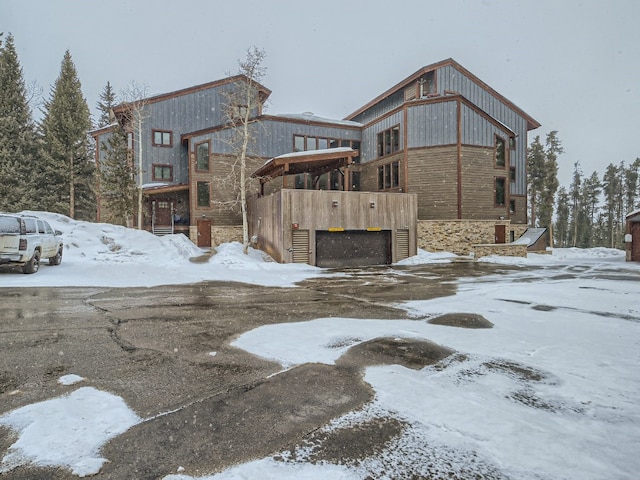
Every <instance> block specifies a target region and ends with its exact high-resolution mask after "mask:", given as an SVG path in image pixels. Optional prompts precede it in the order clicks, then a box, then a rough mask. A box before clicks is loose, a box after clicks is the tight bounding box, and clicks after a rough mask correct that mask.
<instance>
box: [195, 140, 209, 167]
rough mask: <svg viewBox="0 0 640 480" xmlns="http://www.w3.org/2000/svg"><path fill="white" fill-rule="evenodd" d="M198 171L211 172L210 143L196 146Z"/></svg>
mask: <svg viewBox="0 0 640 480" xmlns="http://www.w3.org/2000/svg"><path fill="white" fill-rule="evenodd" d="M196 170H199V171H205V172H208V171H209V142H208V141H207V142H203V143H198V144H197V145H196Z"/></svg>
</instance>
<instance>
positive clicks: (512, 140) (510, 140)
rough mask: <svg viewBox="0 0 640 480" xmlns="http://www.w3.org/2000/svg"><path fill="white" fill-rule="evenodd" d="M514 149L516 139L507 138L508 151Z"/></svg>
mask: <svg viewBox="0 0 640 480" xmlns="http://www.w3.org/2000/svg"><path fill="white" fill-rule="evenodd" d="M515 149H516V137H509V150H515Z"/></svg>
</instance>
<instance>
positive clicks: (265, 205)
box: [248, 148, 418, 267]
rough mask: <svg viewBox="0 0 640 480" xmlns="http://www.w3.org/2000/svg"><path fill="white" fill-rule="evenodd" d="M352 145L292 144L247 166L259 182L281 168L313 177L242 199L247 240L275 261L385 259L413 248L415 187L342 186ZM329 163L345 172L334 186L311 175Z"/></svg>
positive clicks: (323, 263) (329, 263)
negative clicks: (301, 148)
mask: <svg viewBox="0 0 640 480" xmlns="http://www.w3.org/2000/svg"><path fill="white" fill-rule="evenodd" d="M354 153H355V152H354V151H353V150H351V149H350V148H349V149H327V150H323V151H313V152H296V153H294V154H288V155H283V156H281V157H276V158H274V159H271V160H269V161H268V162H267V163H265V165H263V166H262V167H261V168H260V169H258V170H257V171H256V172H254V173H253V174H252V176H253V177H257V178H260V182H261V184H263V185H264V184H265V183H266V182H268V181H271V180H273V179H275V178H277V177H280V176H285V175H300V174H307V175H311V177H312V181H311V182H309V183H307V182H304V184H303V186H304V187H307V188H298V189H290V188H280V189H279V190H277V191H275V192H274V193H272V194H270V195H266V196H265V195H262V196H259V197H253V198H251V199H249V205H248V206H249V212H248V213H249V235H250V237H251V241H252V243H253V244H254V246H255V247H257V248H259V249H261V250H263V251H265V252H267V253H268V254H269V255H271V256H272V257H273V258H274V259H275V260H276V261H278V262H280V263H308V264H310V265H316V266H319V267H345V266H365V265H381V264H390V263H394V262H397V261H399V260H402V259H404V258H407V257H409V256H413V255H415V254H416V253H417V238H416V236H417V215H418V201H417V197H416V195H415V194H405V193H387V192H353V191H349V186H350V183H351V182H350V181H348V178H349V169H348V166H349V165H350V163H351V157H352V156H353V155H354ZM335 171H338V172H339V175H340V177H342V178H344V179H345V181H342V182H339V183H340V184H341V185H339V186H341V187H342V188H341V189H340V190H337V189H321V188H320V184H319V183H318V182H316V181H313V179H315V178H317V177H319V176H321V175H324V174H327V173H329V174H330V173H331V172H335ZM286 183H287V182H286V180H285V179H284V178H283V185H286ZM330 187H331V186H330ZM261 190H262V191H264V189H261Z"/></svg>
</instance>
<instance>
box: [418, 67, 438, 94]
mask: <svg viewBox="0 0 640 480" xmlns="http://www.w3.org/2000/svg"><path fill="white" fill-rule="evenodd" d="M418 88H419V92H418V93H419V94H420V97H421V98H422V97H426V96H427V95H429V94H430V93H434V92H435V82H434V78H433V72H429V73H425V74H424V75H423V76H422V77H420V80H418Z"/></svg>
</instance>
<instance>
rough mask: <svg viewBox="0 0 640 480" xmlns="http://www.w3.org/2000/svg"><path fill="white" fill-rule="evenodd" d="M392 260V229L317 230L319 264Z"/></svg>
mask: <svg viewBox="0 0 640 480" xmlns="http://www.w3.org/2000/svg"><path fill="white" fill-rule="evenodd" d="M390 263H391V231H390V230H380V231H367V230H364V231H362V230H347V231H344V230H338V231H316V265H317V266H318V267H352V266H353V267H355V266H366V265H388V264H390Z"/></svg>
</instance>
